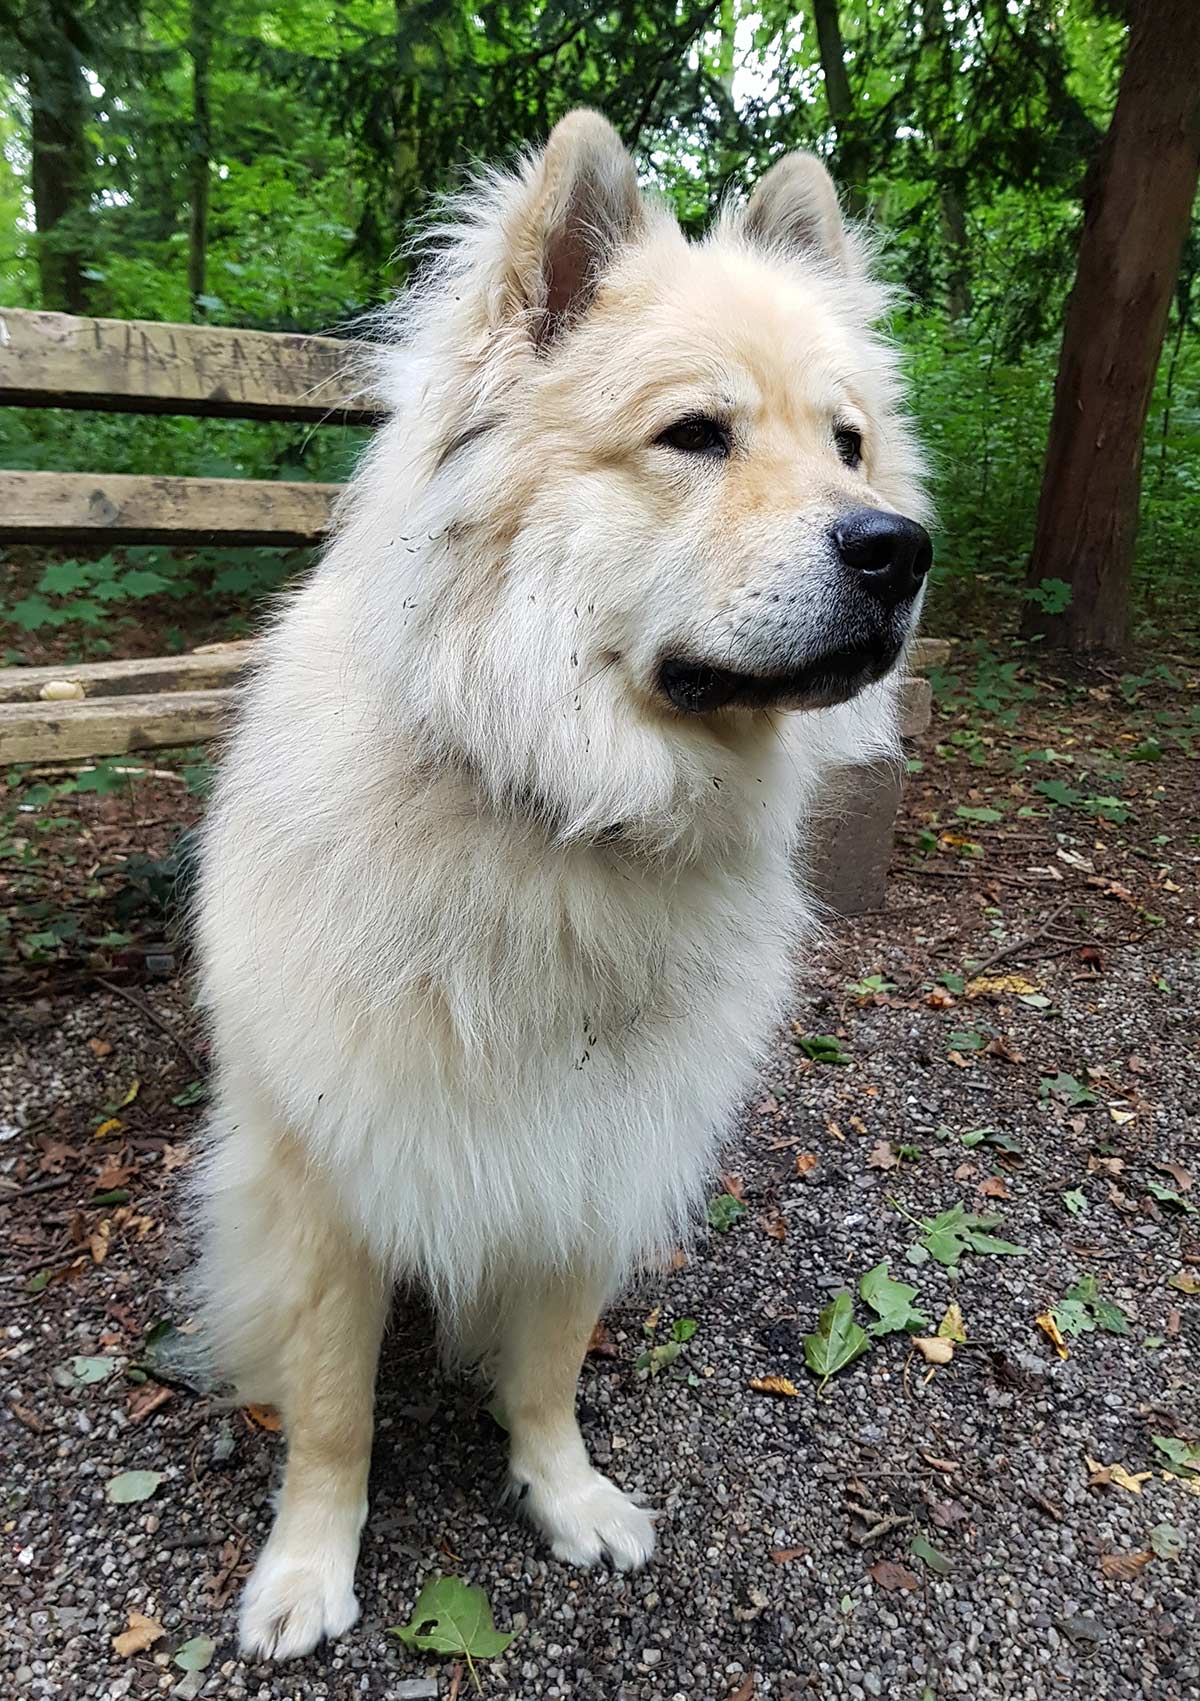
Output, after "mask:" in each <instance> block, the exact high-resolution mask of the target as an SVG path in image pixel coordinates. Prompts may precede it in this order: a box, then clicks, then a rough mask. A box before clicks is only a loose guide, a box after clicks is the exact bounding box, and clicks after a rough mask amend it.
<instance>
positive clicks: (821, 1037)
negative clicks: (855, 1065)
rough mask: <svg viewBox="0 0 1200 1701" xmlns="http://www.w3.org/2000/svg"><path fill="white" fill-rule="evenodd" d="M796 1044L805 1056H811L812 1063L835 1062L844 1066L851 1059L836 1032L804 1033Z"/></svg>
mask: <svg viewBox="0 0 1200 1701" xmlns="http://www.w3.org/2000/svg"><path fill="white" fill-rule="evenodd" d="M798 1044H799V1046H800V1050H801V1051H802V1052H803V1053H804V1055H805V1057H811V1058H812V1060H813V1062H814V1063H829V1064H836V1065H838V1066H840V1067H843V1068H844V1067H845V1065H846V1064H848V1063H850V1062H851V1061H852V1060H851V1057H850V1054H849V1052H847V1051H844V1050H843V1049H842V1042H841V1040H840V1039H838V1038H837V1036H836V1034H805V1035H804V1036H803V1037H802V1038H801V1039H800V1040H799V1042H798Z"/></svg>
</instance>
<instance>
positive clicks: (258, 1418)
mask: <svg viewBox="0 0 1200 1701" xmlns="http://www.w3.org/2000/svg"><path fill="white" fill-rule="evenodd" d="M576 1351H578V1348H577V1349H576ZM242 1410H243V1411H244V1412H245V1414H246V1416H247V1417H248V1418H249V1419H250V1422H251V1424H253V1426H254V1428H255V1429H266V1430H269V1431H270V1432H271V1434H272V1435H274V1434H275V1432H276V1431H277V1430H280V1429H282V1428H283V1419H282V1418H281V1417H280V1415H279V1413H278V1412H277V1411H276V1410H275V1407H274V1406H243V1407H242Z"/></svg>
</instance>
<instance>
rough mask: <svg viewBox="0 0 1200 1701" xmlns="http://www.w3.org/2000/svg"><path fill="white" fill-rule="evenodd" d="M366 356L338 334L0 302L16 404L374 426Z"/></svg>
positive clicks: (6, 385) (2, 363)
mask: <svg viewBox="0 0 1200 1701" xmlns="http://www.w3.org/2000/svg"><path fill="white" fill-rule="evenodd" d="M360 357H361V345H360V344H356V343H353V342H349V341H347V342H340V341H338V339H337V338H334V337H306V336H300V335H298V334H297V335H293V334H290V333H287V332H279V331H242V330H227V329H224V328H221V327H218V326H213V325H160V324H156V323H155V322H154V321H153V320H150V319H77V318H73V317H72V316H71V315H70V314H68V313H37V312H26V311H24V310H23V309H18V308H4V309H0V403H7V404H8V405H10V406H14V407H59V408H96V409H99V410H102V411H104V412H108V413H114V412H115V413H189V414H206V415H209V416H211V417H216V418H221V419H297V420H311V421H312V422H313V423H314V424H321V423H323V422H325V421H330V422H336V423H340V424H345V425H370V424H372V423H374V421H376V420H377V419H378V418H379V417H380V414H381V409H380V405H379V402H378V400H377V399H376V398H375V397H373V396H370V395H368V394H367V392H366V390H365V388H364V387H363V385H362V382H361V379H356V378H355V377H354V375H353V372H354V368H355V366H356V365H360V364H361V358H360Z"/></svg>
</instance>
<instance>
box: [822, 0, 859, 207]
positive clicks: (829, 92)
mask: <svg viewBox="0 0 1200 1701" xmlns="http://www.w3.org/2000/svg"><path fill="white" fill-rule="evenodd" d="M812 9H813V20H814V22H815V23H816V26H817V47H818V49H819V51H820V55H821V74H822V75H823V77H824V78H825V99H826V102H827V103H828V106H829V116H830V118H831V119H832V120H833V129H834V134H835V135H836V137H837V153H838V157H837V175H838V177H839V179H840V181H841V183H842V186H843V188H844V189H845V192H846V201H847V204H848V206H849V209H850V211H851V212H852V213H855V214H858V213H861V212H862V211H863V206H864V197H863V178H864V175H865V174H864V172H863V161H862V157H861V153H860V150H859V148H858V145H857V139H856V137H855V135H854V97H853V95H852V94H851V92H850V79H849V77H848V76H847V75H846V47H845V43H844V42H843V40H842V25H841V19H840V18H839V16H838V0H812Z"/></svg>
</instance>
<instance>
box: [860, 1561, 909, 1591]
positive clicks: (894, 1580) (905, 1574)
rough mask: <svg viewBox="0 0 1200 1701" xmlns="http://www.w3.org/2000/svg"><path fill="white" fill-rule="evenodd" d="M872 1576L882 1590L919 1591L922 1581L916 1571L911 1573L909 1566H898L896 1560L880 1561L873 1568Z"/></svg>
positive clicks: (871, 1570)
mask: <svg viewBox="0 0 1200 1701" xmlns="http://www.w3.org/2000/svg"><path fill="white" fill-rule="evenodd" d="M870 1575H871V1576H872V1577H873V1578H874V1579H875V1581H876V1582H877V1583H878V1584H879V1587H880V1588H881V1589H919V1588H920V1587H921V1579H920V1578H919V1577H918V1576H917V1574H916V1572H915V1571H910V1570H909V1569H908V1566H907V1565H898V1564H897V1563H896V1561H895V1560H894V1559H878V1560H876V1562H875V1564H874V1565H872V1566H871V1569H870Z"/></svg>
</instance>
